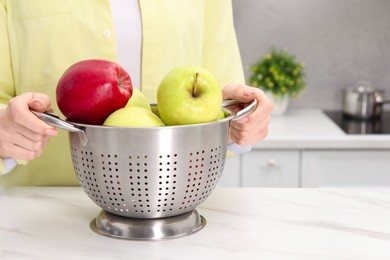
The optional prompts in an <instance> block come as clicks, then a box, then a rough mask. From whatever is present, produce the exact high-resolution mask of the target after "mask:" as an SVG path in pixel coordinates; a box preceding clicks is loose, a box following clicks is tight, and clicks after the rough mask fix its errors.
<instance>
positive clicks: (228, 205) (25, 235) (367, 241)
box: [0, 187, 390, 260]
mask: <svg viewBox="0 0 390 260" xmlns="http://www.w3.org/2000/svg"><path fill="white" fill-rule="evenodd" d="M0 206H1V209H2V210H1V213H0V259H2V260H11V259H29V260H31V259H58V260H60V259H180V260H183V259H186V260H188V259H197V260H199V259H278V260H280V259H289V260H291V259H300V260H302V259H327V260H328V259H354V260H357V259H390V249H389V248H390V247H389V245H390V221H389V217H390V189H388V188H338V189H334V188H332V189H330V188H320V189H294V188H221V187H217V189H216V190H215V191H214V193H212V195H211V196H210V197H209V198H208V200H206V202H204V203H203V204H202V205H201V206H200V207H198V212H199V213H200V214H201V215H202V216H203V217H205V218H206V220H207V225H206V227H204V228H203V229H202V230H200V231H198V232H196V233H194V234H192V235H189V236H185V237H182V238H175V239H169V240H164V241H157V242H156V241H153V242H152V241H130V240H120V239H113V238H108V237H104V236H101V235H98V234H96V233H94V232H93V231H92V230H91V229H90V228H89V223H90V221H91V220H92V219H94V218H95V217H96V216H97V215H98V213H99V212H100V208H98V207H97V206H96V205H95V204H94V203H93V202H92V201H91V200H90V199H89V198H88V197H87V195H86V194H85V193H84V192H83V191H82V189H81V188H79V187H47V188H44V187H19V188H7V189H2V190H0Z"/></svg>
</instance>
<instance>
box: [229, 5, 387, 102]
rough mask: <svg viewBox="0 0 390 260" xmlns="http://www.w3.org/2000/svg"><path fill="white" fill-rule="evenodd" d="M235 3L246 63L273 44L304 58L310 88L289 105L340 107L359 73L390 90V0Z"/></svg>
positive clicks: (242, 50) (253, 60)
mask: <svg viewBox="0 0 390 260" xmlns="http://www.w3.org/2000/svg"><path fill="white" fill-rule="evenodd" d="M233 6H234V16H235V26H236V30H237V37H238V41H239V45H240V49H241V55H242V58H243V63H244V66H245V67H246V68H248V67H249V66H250V65H251V64H253V63H254V62H255V61H256V60H257V59H258V58H259V57H261V56H263V55H265V54H266V53H267V52H268V51H269V50H270V48H271V47H272V46H275V47H278V48H279V47H281V48H285V49H287V50H288V51H289V52H290V53H292V54H294V55H295V56H296V57H297V59H298V60H299V61H303V62H304V63H305V65H306V74H307V76H306V82H307V85H308V87H307V90H306V91H305V92H304V93H303V94H302V95H301V97H300V98H299V99H297V100H293V101H292V102H290V107H303V108H322V109H341V106H342V90H343V88H345V87H347V86H349V85H353V84H354V83H355V82H356V81H358V80H360V79H366V80H370V81H371V82H373V84H374V85H375V86H376V87H378V88H384V89H385V93H386V94H387V96H390V1H389V0H233ZM246 76H247V78H248V77H249V70H248V69H246ZM385 109H386V110H390V105H387V106H386V107H385Z"/></svg>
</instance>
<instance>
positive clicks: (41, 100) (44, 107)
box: [27, 93, 52, 112]
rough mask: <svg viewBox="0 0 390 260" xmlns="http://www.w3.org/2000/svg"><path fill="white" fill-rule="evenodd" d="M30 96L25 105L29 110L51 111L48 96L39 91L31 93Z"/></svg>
mask: <svg viewBox="0 0 390 260" xmlns="http://www.w3.org/2000/svg"><path fill="white" fill-rule="evenodd" d="M31 95H32V96H31V98H30V99H29V101H28V103H27V105H28V107H29V108H30V109H31V110H35V111H37V112H45V111H51V110H52V109H51V103H50V99H49V97H48V96H46V95H45V94H40V93H31Z"/></svg>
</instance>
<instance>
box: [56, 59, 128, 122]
mask: <svg viewBox="0 0 390 260" xmlns="http://www.w3.org/2000/svg"><path fill="white" fill-rule="evenodd" d="M132 93H133V85H132V82H131V78H130V76H129V74H128V73H127V72H126V71H125V70H124V69H123V68H122V67H121V66H120V65H119V64H117V63H115V62H112V61H107V60H98V59H95V60H83V61H79V62H77V63H75V64H73V65H72V66H70V67H69V68H68V69H67V70H66V71H65V72H64V74H63V75H62V76H61V78H60V79H59V81H58V84H57V90H56V95H57V104H58V108H59V109H60V110H61V112H62V114H63V115H64V116H65V117H66V118H67V120H69V121H72V122H77V123H83V124H93V125H101V124H103V122H104V120H105V119H106V118H107V117H108V116H109V115H110V114H111V113H113V112H114V111H116V110H118V109H120V108H122V107H125V106H126V104H127V102H128V100H129V99H130V97H131V95H132Z"/></svg>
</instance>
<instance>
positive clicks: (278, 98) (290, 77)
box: [249, 48, 305, 115]
mask: <svg viewBox="0 0 390 260" xmlns="http://www.w3.org/2000/svg"><path fill="white" fill-rule="evenodd" d="M250 71H251V75H250V78H249V83H250V85H251V86H253V87H258V88H260V89H262V90H263V91H264V92H265V93H266V94H267V96H268V97H269V98H270V100H271V102H272V103H273V105H274V111H273V112H272V114H273V115H281V114H284V112H285V111H286V109H287V106H288V102H289V98H290V97H297V96H298V95H299V94H300V92H301V91H302V90H304V89H305V83H304V76H305V73H304V64H303V63H302V62H297V61H296V60H295V56H293V55H291V54H290V53H288V52H287V51H286V50H277V49H275V48H272V49H271V52H270V53H268V54H266V55H265V56H264V57H262V58H260V59H259V60H258V61H257V62H256V63H255V64H254V65H252V66H251V67H250Z"/></svg>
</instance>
